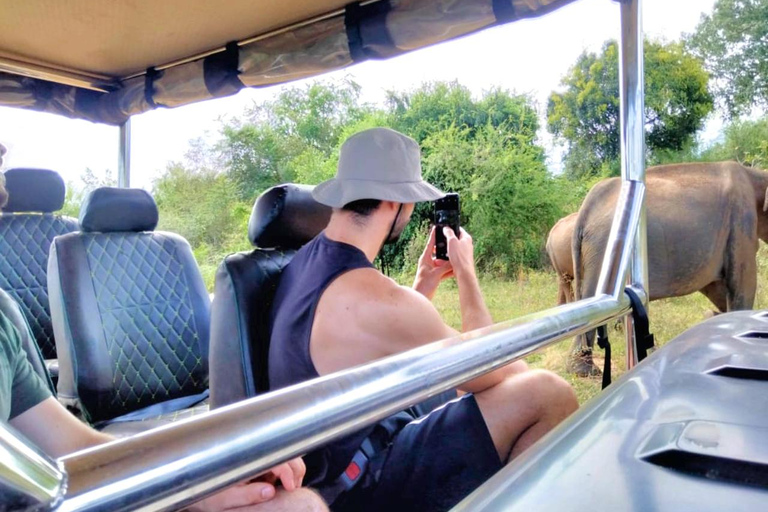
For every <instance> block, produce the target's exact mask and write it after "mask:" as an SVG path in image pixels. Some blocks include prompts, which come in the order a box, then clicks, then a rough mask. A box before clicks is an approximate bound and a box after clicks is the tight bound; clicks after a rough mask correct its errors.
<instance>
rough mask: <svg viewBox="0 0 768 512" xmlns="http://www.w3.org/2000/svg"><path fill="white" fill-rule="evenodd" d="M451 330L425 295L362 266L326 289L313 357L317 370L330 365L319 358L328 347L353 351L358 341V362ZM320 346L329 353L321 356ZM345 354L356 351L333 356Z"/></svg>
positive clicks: (318, 314)
mask: <svg viewBox="0 0 768 512" xmlns="http://www.w3.org/2000/svg"><path fill="white" fill-rule="evenodd" d="M451 334H453V333H452V331H451V330H450V328H448V327H447V326H446V325H445V324H444V323H443V321H442V319H441V318H440V315H439V314H438V312H437V310H435V308H434V306H433V305H432V303H431V302H429V300H427V299H426V298H425V297H424V296H423V295H421V294H420V293H418V292H416V291H414V290H412V289H410V288H405V287H403V286H400V285H398V284H397V283H396V282H395V281H394V280H392V279H390V278H388V277H386V276H385V275H383V274H382V273H381V272H379V271H377V270H375V269H358V270H353V271H350V272H347V273H346V274H343V275H342V276H340V277H339V278H337V279H336V280H335V281H334V282H333V283H331V285H330V286H329V287H328V289H327V290H326V291H325V293H323V296H322V298H321V299H320V303H319V304H318V309H317V311H316V314H315V321H314V326H313V331H312V340H313V341H312V345H313V349H314V350H317V351H318V352H315V351H314V350H313V356H312V357H313V361H315V364H316V366H318V369H320V367H323V369H329V366H328V365H326V364H323V363H322V362H321V361H320V360H321V359H323V360H324V359H326V357H327V355H328V354H327V352H326V351H334V352H335V351H336V350H338V349H340V348H342V346H344V347H346V348H347V352H350V351H349V347H351V346H353V345H354V347H355V350H354V353H355V358H354V359H355V361H354V362H355V363H357V364H359V363H361V362H365V361H370V360H373V359H378V358H379V357H384V356H387V355H391V354H395V353H398V352H402V351H405V350H408V349H410V348H414V347H417V346H420V345H424V344H425V343H429V342H432V341H436V340H438V339H442V338H445V337H447V336H450V335H451ZM319 351H323V352H326V353H325V354H323V355H320V353H319ZM316 356H317V357H316ZM342 357H343V358H344V359H345V360H346V359H347V358H348V357H352V356H350V355H342V354H338V353H337V354H336V355H335V356H332V358H333V359H334V360H338V359H340V358H342ZM358 357H360V360H357V358H358ZM326 362H327V361H326ZM350 362H352V361H351V360H350V361H347V363H350ZM318 363H320V364H318ZM334 366H335V365H334ZM342 367H348V365H344V366H342ZM335 369H339V368H338V367H336V368H335Z"/></svg>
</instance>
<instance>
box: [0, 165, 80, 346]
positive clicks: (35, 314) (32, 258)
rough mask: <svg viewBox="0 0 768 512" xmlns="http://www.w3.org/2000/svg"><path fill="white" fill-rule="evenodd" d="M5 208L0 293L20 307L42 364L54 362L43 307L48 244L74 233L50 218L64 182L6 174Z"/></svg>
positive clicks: (31, 172)
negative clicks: (8, 296) (51, 360)
mask: <svg viewBox="0 0 768 512" xmlns="http://www.w3.org/2000/svg"><path fill="white" fill-rule="evenodd" d="M5 186H6V189H7V190H8V204H6V205H5V206H4V207H3V213H2V215H0V289H3V290H5V291H6V292H8V293H9V294H10V295H11V297H12V298H13V299H14V300H15V301H16V302H17V303H18V304H19V305H20V307H21V309H22V311H23V313H24V316H25V318H26V319H27V322H29V326H30V327H31V329H32V334H33V336H34V338H35V340H36V342H37V344H38V346H39V347H40V350H41V352H42V354H43V357H44V358H45V359H55V358H56V344H55V342H54V338H53V326H52V323H51V313H50V307H49V304H48V280H47V272H48V253H49V249H50V247H51V242H52V241H53V239H54V238H55V237H57V236H59V235H64V234H67V233H72V232H74V231H77V230H78V229H79V226H78V222H77V220H76V219H72V218H70V217H64V216H59V215H54V214H53V212H55V211H58V210H60V209H61V208H62V206H63V205H64V197H65V192H66V189H65V186H64V180H63V179H62V178H61V176H59V175H58V174H57V173H56V172H54V171H50V170H47V169H10V170H8V171H6V172H5Z"/></svg>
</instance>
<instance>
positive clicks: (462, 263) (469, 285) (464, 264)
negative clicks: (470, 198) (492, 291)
mask: <svg viewBox="0 0 768 512" xmlns="http://www.w3.org/2000/svg"><path fill="white" fill-rule="evenodd" d="M460 229H461V238H458V237H456V234H455V233H454V232H453V229H451V228H447V227H446V228H443V233H445V239H446V241H447V242H448V258H450V261H451V265H452V267H453V273H454V275H455V276H456V283H457V284H458V286H459V305H460V306H461V330H462V331H463V332H468V331H473V330H475V329H480V328H481V327H487V326H489V325H492V324H493V318H491V313H490V312H489V311H488V307H487V306H486V305H485V300H484V299H483V294H482V292H481V291H480V283H479V282H478V280H477V275H476V273H475V249H474V245H473V243H472V237H471V236H470V235H469V233H467V232H466V231H465V230H464V228H460Z"/></svg>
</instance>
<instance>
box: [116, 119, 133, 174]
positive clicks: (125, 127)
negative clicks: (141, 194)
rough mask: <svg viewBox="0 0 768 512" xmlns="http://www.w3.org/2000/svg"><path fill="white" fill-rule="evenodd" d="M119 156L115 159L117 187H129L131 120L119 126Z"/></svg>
mask: <svg viewBox="0 0 768 512" xmlns="http://www.w3.org/2000/svg"><path fill="white" fill-rule="evenodd" d="M119 137H120V154H119V155H118V159H117V186H118V187H120V188H128V187H130V186H131V118H130V117H129V118H128V119H127V120H126V121H125V122H124V123H123V124H121V125H120V135H119Z"/></svg>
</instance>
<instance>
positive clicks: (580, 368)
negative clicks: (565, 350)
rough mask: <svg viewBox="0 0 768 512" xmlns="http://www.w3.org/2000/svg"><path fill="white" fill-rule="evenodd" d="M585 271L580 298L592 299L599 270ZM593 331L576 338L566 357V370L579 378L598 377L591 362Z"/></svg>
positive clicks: (593, 340) (597, 371)
mask: <svg viewBox="0 0 768 512" xmlns="http://www.w3.org/2000/svg"><path fill="white" fill-rule="evenodd" d="M590 270H592V269H585V272H584V287H583V293H582V298H587V297H592V296H594V294H595V290H596V289H597V279H598V277H599V276H598V273H599V270H600V269H594V270H592V271H590ZM595 334H596V333H595V331H588V332H586V333H585V334H582V335H580V336H576V338H574V340H573V346H572V347H571V354H570V356H569V357H568V362H567V366H566V369H567V370H568V371H569V372H571V373H575V374H576V375H578V376H579V377H589V376H593V375H600V369H599V368H598V367H597V366H596V365H595V363H594V362H593V360H592V348H593V347H594V345H595Z"/></svg>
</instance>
